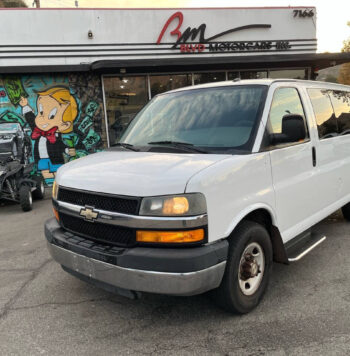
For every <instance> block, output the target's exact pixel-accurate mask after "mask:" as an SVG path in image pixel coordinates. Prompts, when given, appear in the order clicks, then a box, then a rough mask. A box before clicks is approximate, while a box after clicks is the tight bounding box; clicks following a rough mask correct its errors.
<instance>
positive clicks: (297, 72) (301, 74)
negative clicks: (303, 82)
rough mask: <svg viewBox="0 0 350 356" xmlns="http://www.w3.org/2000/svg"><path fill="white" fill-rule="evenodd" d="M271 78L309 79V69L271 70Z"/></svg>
mask: <svg viewBox="0 0 350 356" xmlns="http://www.w3.org/2000/svg"><path fill="white" fill-rule="evenodd" d="M269 78H272V79H278V78H287V79H308V77H307V69H285V70H270V71H269Z"/></svg>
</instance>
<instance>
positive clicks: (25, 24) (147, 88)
mask: <svg viewBox="0 0 350 356" xmlns="http://www.w3.org/2000/svg"><path fill="white" fill-rule="evenodd" d="M1 11H2V19H3V21H2V27H3V36H2V45H1V49H0V73H1V74H0V124H1V123H2V122H19V123H20V124H21V125H22V126H24V127H28V128H30V129H31V138H32V140H33V159H34V161H35V163H36V169H35V172H33V173H35V174H36V173H37V174H43V175H44V176H45V178H46V181H47V183H48V184H50V183H51V182H52V180H53V178H54V175H55V171H56V170H57V168H58V167H59V166H60V165H61V164H63V163H64V162H67V161H71V160H74V159H77V158H79V157H82V156H84V155H87V154H89V153H93V152H97V151H99V150H103V149H105V148H106V147H108V146H110V145H112V144H113V143H116V142H118V140H119V138H120V137H121V134H122V132H123V131H124V129H125V128H126V127H127V125H128V124H129V122H130V121H131V120H132V119H133V117H134V116H135V115H136V113H137V112H138V111H139V110H140V109H141V108H142V107H143V106H144V105H145V104H146V103H147V102H148V101H149V100H150V99H151V98H152V97H153V96H154V95H157V94H159V93H162V92H164V91H167V90H171V89H175V88H180V87H184V86H189V85H196V84H200V83H208V82H215V81H222V80H233V79H235V78H241V79H253V78H268V77H269V78H297V79H313V78H315V72H316V70H317V69H321V68H324V67H328V66H331V65H335V64H340V63H344V62H347V61H350V58H349V56H348V54H316V49H317V40H316V9H315V8H312V7H298V8H290V7H288V8H228V9H181V10H179V9H119V10H115V9H94V10H91V9H90V10H88V9H86V10H81V9H79V10H77V9H67V10H57V9H54V10H53V9H42V10H29V9H28V10H1ZM52 120H55V122H56V123H55V125H54V124H53V122H54V121H52ZM50 130H51V131H50ZM52 134H53V136H54V138H52V137H51V136H52ZM48 135H49V136H50V135H51V136H50V138H49V137H48ZM43 138H44V139H43ZM39 140H41V142H43V141H45V142H46V145H47V149H45V148H44V149H43V145H42V144H41V146H40V145H39ZM38 147H39V148H38ZM40 147H41V151H40ZM48 148H50V149H48ZM52 152H54V153H52Z"/></svg>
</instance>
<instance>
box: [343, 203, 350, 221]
mask: <svg viewBox="0 0 350 356" xmlns="http://www.w3.org/2000/svg"><path fill="white" fill-rule="evenodd" d="M341 211H342V213H343V216H344V219H345V220H347V221H350V203H348V204H346V205H344V206H343V207H342V209H341Z"/></svg>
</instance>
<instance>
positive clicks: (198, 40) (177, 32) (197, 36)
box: [157, 11, 271, 53]
mask: <svg viewBox="0 0 350 356" xmlns="http://www.w3.org/2000/svg"><path fill="white" fill-rule="evenodd" d="M183 21H184V15H183V13H182V12H181V11H177V12H175V13H174V14H172V15H171V16H170V17H169V18H168V20H167V21H166V23H165V25H164V26H163V28H162V30H161V32H160V34H159V36H158V39H157V44H158V45H159V44H160V43H161V41H162V39H163V36H164V34H165V33H166V31H167V30H168V29H169V28H170V30H171V31H170V35H171V36H176V37H177V40H176V42H175V43H174V45H173V47H172V48H173V49H175V48H178V45H180V47H179V48H180V51H181V52H183V53H195V52H198V53H200V52H203V51H204V50H205V49H206V45H205V44H206V43H208V42H210V41H213V40H215V39H217V38H219V37H221V36H224V35H227V34H229V33H232V32H237V31H242V30H247V29H252V28H271V25H270V24H252V25H246V26H240V27H235V28H231V29H229V30H227V31H224V32H220V33H218V34H217V35H214V36H212V37H209V38H206V37H205V29H206V27H207V25H206V24H205V23H203V24H201V25H200V26H198V28H191V27H187V28H186V30H185V31H184V32H182V31H181V26H182V23H183ZM171 26H175V28H174V27H171ZM188 41H190V42H192V43H190V44H187V42H188ZM194 41H195V42H194Z"/></svg>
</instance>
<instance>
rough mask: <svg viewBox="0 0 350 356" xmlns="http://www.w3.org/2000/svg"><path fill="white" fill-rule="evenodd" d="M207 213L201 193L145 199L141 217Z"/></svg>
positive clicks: (141, 208) (142, 204) (142, 203)
mask: <svg viewBox="0 0 350 356" xmlns="http://www.w3.org/2000/svg"><path fill="white" fill-rule="evenodd" d="M206 212H207V205H206V202H205V198H204V195H203V194H201V193H193V194H182V195H163V196H158V197H147V198H143V199H142V202H141V207H140V215H146V216H148V215H151V216H192V215H201V214H205V213H206Z"/></svg>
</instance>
